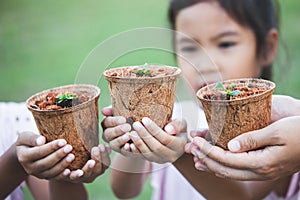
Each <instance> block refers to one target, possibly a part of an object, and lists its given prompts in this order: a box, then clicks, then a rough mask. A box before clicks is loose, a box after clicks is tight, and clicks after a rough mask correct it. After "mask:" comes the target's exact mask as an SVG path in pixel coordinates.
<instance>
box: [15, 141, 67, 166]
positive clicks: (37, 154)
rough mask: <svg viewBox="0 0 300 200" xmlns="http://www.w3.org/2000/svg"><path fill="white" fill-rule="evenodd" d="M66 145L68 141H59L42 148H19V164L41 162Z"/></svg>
mask: <svg viewBox="0 0 300 200" xmlns="http://www.w3.org/2000/svg"><path fill="white" fill-rule="evenodd" d="M66 144H67V142H66V140H64V139H58V140H54V141H52V142H49V143H47V144H44V145H41V146H35V147H31V148H28V147H26V146H18V147H17V154H18V159H19V162H20V163H28V162H34V161H37V160H40V159H42V158H45V157H46V156H48V155H50V154H52V153H54V152H55V151H57V150H58V149H59V148H61V147H64V146H65V145H66ZM68 153H69V152H68ZM56 155H57V154H56ZM64 156H65V155H64ZM64 156H63V157H64ZM63 157H61V158H60V159H62V158H63Z"/></svg>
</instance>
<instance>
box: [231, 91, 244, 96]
mask: <svg viewBox="0 0 300 200" xmlns="http://www.w3.org/2000/svg"><path fill="white" fill-rule="evenodd" d="M242 93H243V92H241V91H239V90H234V91H232V92H230V95H231V96H236V95H239V94H242Z"/></svg>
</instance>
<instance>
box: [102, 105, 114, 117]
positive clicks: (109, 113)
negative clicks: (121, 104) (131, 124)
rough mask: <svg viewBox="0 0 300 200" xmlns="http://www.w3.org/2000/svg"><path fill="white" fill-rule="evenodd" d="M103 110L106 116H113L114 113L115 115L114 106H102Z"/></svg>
mask: <svg viewBox="0 0 300 200" xmlns="http://www.w3.org/2000/svg"><path fill="white" fill-rule="evenodd" d="M101 112H102V114H103V115H104V116H106V117H108V116H112V115H113V112H112V107H111V106H108V107H104V108H102V110H101Z"/></svg>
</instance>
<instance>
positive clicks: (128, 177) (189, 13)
mask: <svg viewBox="0 0 300 200" xmlns="http://www.w3.org/2000/svg"><path fill="white" fill-rule="evenodd" d="M169 16H170V22H171V24H172V27H173V28H174V30H176V31H178V33H176V34H175V39H174V41H175V47H176V52H177V55H178V56H177V59H178V64H179V66H180V67H181V69H182V75H183V78H184V79H185V81H186V83H187V85H188V86H190V88H191V90H192V92H193V93H195V92H196V91H197V90H198V89H199V88H201V87H203V86H204V85H205V84H207V83H211V82H216V81H219V80H223V79H224V80H226V79H233V78H244V77H261V78H265V79H270V78H271V74H272V73H271V72H272V70H271V65H272V62H273V60H274V59H275V56H276V53H277V44H278V24H277V15H276V8H275V5H274V3H273V1H271V0H263V1H262V0H254V1H253V0H252V1H250V0H245V1H240V0H226V1H222V0H214V1H211V0H173V1H172V2H171V5H170V9H169ZM186 104H187V103H186V102H185V103H184V104H181V106H182V111H183V112H184V113H185V112H187V113H189V115H192V114H195V115H194V116H190V117H188V118H186V119H187V123H188V126H189V129H194V128H195V126H193V124H190V121H193V119H194V118H197V117H199V116H200V117H201V119H200V120H201V121H205V118H204V115H203V111H202V110H201V108H199V107H197V106H195V105H194V104H192V103H190V104H189V105H188V109H189V111H191V112H188V111H187V108H186V107H185V105H186ZM197 110H200V111H199V113H197ZM102 112H103V114H105V115H106V116H109V115H111V114H112V113H111V109H108V108H105V109H103V111H102ZM184 113H183V115H185V114H184ZM201 113H202V114H201ZM175 114H176V107H175ZM197 115H198V116H197ZM175 117H176V116H175ZM184 117H185V116H184ZM180 123H181V124H180ZM102 125H103V128H104V130H105V131H104V135H103V136H104V138H105V139H106V140H108V141H109V143H110V145H111V147H112V149H114V150H116V151H118V152H120V153H121V154H123V155H125V156H122V155H120V154H117V155H116V156H115V158H114V160H113V164H112V167H113V169H112V173H111V182H112V188H113V190H114V192H115V194H116V195H117V196H118V197H121V198H130V197H133V196H136V195H138V194H139V192H140V190H141V188H142V184H143V183H144V181H145V178H146V176H147V175H148V174H149V172H150V170H152V173H151V178H152V185H153V186H154V195H153V199H201V198H203V197H202V196H201V195H200V193H201V194H202V195H203V196H205V197H206V198H208V199H251V198H252V199H262V198H264V197H266V196H267V195H268V194H269V193H270V192H271V191H272V190H273V189H274V190H276V192H277V194H278V195H283V196H284V195H285V194H286V190H287V187H288V185H289V181H290V177H286V178H284V179H280V180H278V181H265V182H238V181H231V180H226V179H222V178H218V177H216V176H213V175H211V174H209V173H206V172H202V171H198V172H197V170H195V168H194V162H193V160H192V156H191V155H188V154H183V147H184V144H185V142H186V138H185V137H183V136H182V133H184V132H185V131H186V127H185V126H184V123H182V122H181V121H173V122H171V123H170V124H168V125H167V126H166V127H165V128H164V130H165V131H163V130H161V129H159V128H158V127H157V126H156V125H155V124H154V123H153V122H152V121H151V120H150V119H148V118H144V119H143V120H142V123H140V122H135V123H134V124H133V129H134V130H133V131H131V128H130V126H129V124H126V121H125V119H124V118H122V117H107V118H106V119H104V121H103V123H102ZM204 126H205V125H204ZM190 127H191V128H190ZM196 128H199V126H198V127H196ZM130 131H131V132H130ZM129 132H130V133H129ZM174 133H181V134H179V135H174ZM130 139H131V140H132V141H133V144H128V143H127V142H128V141H129V140H130ZM198 153H199V152H198ZM198 156H199V155H198ZM145 159H146V160H148V161H154V162H158V163H164V162H174V161H175V162H174V163H173V165H163V166H159V165H158V164H153V163H149V162H148V161H145ZM196 161H197V160H196ZM120 166H122V167H124V168H121V167H120ZM174 166H175V167H176V168H177V169H178V170H179V171H180V172H181V174H180V173H179V172H178V171H176V169H175V168H174ZM182 175H184V176H185V177H186V178H187V179H188V180H189V181H190V183H192V185H193V186H194V187H195V189H196V190H197V191H198V192H200V193H198V192H197V191H196V190H194V188H193V187H191V185H190V184H189V183H187V182H186V180H184V178H183V177H182Z"/></svg>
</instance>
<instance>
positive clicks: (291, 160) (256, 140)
mask: <svg viewBox="0 0 300 200" xmlns="http://www.w3.org/2000/svg"><path fill="white" fill-rule="evenodd" d="M299 124H300V117H299V116H297V117H287V118H283V119H281V120H279V121H277V122H275V123H273V124H271V125H269V126H267V127H266V128H263V129H260V130H256V131H251V132H248V133H245V134H242V135H240V136H238V137H236V138H235V139H233V140H232V141H230V142H229V144H228V147H229V149H230V150H231V151H233V152H230V151H225V150H223V149H221V148H219V147H217V146H212V145H211V144H209V143H208V142H207V141H206V140H204V139H203V138H200V137H196V138H194V141H193V144H194V145H195V146H196V147H198V148H193V149H191V150H190V151H191V153H193V154H194V155H195V156H196V157H197V158H196V160H195V161H196V163H195V166H196V168H198V169H200V170H205V171H211V172H213V173H215V174H216V175H218V176H221V177H227V178H232V179H237V180H271V179H278V178H281V177H284V176H287V175H291V174H292V173H294V172H297V171H299V170H300V158H299V153H300V147H299V145H298V141H299V140H300V134H299V128H300V125H299ZM287 127H288V128H287ZM248 147H251V151H248V152H246V151H247V149H248ZM259 147H264V148H263V149H261V148H260V149H257V148H259ZM255 149H257V150H255ZM248 150H249V149H248ZM242 151H245V152H242ZM235 152H238V153H235Z"/></svg>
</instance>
